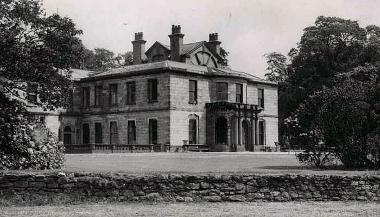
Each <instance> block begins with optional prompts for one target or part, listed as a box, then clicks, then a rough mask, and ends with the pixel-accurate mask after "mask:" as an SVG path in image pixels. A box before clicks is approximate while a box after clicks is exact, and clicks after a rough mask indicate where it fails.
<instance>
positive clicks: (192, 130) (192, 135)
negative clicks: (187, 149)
mask: <svg viewBox="0 0 380 217" xmlns="http://www.w3.org/2000/svg"><path fill="white" fill-rule="evenodd" d="M196 143H197V121H196V120H195V119H190V120H189V144H196Z"/></svg>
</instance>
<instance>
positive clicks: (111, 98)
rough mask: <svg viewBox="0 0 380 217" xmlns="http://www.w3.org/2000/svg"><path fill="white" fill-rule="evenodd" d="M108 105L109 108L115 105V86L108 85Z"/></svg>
mask: <svg viewBox="0 0 380 217" xmlns="http://www.w3.org/2000/svg"><path fill="white" fill-rule="evenodd" d="M109 104H110V106H115V105H117V84H110V85H109Z"/></svg>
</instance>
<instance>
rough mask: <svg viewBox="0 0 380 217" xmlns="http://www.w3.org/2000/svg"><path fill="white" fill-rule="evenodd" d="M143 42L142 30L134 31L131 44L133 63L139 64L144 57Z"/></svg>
mask: <svg viewBox="0 0 380 217" xmlns="http://www.w3.org/2000/svg"><path fill="white" fill-rule="evenodd" d="M145 43H146V41H145V40H144V39H143V33H142V32H136V33H135V40H134V41H132V44H133V65H136V64H141V63H142V61H143V60H144V59H145Z"/></svg>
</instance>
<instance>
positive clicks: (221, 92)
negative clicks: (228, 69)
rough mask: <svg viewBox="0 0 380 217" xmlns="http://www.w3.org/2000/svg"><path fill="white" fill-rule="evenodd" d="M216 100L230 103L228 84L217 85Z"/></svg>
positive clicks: (218, 83) (219, 83)
mask: <svg viewBox="0 0 380 217" xmlns="http://www.w3.org/2000/svg"><path fill="white" fill-rule="evenodd" d="M216 100H217V101H228V83H227V82H217V83H216Z"/></svg>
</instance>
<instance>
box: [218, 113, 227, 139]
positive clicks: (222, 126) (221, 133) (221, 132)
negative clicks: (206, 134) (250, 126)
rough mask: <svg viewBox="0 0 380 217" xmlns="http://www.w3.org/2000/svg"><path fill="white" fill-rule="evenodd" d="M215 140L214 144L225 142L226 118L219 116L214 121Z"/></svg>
mask: <svg viewBox="0 0 380 217" xmlns="http://www.w3.org/2000/svg"><path fill="white" fill-rule="evenodd" d="M215 141H216V144H227V119H226V118H225V117H219V118H218V119H216V121H215Z"/></svg>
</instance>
